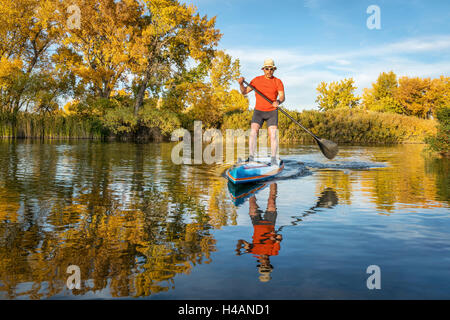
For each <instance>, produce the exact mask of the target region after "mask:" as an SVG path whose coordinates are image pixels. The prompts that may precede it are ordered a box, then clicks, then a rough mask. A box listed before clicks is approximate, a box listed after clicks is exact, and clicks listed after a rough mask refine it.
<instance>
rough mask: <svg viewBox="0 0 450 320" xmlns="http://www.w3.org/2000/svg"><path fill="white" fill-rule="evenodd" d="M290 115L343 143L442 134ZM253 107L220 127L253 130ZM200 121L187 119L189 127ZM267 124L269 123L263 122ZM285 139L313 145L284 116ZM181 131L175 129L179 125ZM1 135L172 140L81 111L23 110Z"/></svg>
mask: <svg viewBox="0 0 450 320" xmlns="http://www.w3.org/2000/svg"><path fill="white" fill-rule="evenodd" d="M288 112H289V114H290V115H291V116H292V117H293V118H294V119H296V120H297V121H299V122H300V123H302V124H303V125H304V126H305V127H306V128H308V129H309V130H311V131H312V132H314V133H315V134H316V135H318V136H319V137H321V138H325V139H329V140H332V141H335V142H337V143H340V144H396V143H424V142H425V139H426V138H427V137H430V136H433V135H435V134H436V130H437V129H436V125H437V122H436V121H435V120H428V119H420V118H417V117H414V116H405V115H399V114H393V113H385V112H375V111H368V110H360V109H353V110H352V109H340V110H330V111H326V112H320V111H314V110H305V111H302V112H299V111H291V110H288ZM251 117H252V110H247V111H241V112H235V113H231V114H228V115H225V116H224V118H223V121H222V125H221V126H220V128H219V129H221V130H222V131H223V132H225V131H226V130H227V129H243V130H244V131H245V130H248V129H249V127H250V122H251ZM193 121H194V120H193V119H191V120H187V121H186V119H183V121H182V122H180V123H183V125H184V126H185V127H187V128H189V127H193V126H190V122H193ZM263 128H265V125H264V126H263ZM279 128H280V141H281V142H299V143H312V142H313V140H312V138H311V136H309V135H308V134H307V133H306V132H305V131H303V130H302V129H301V128H300V127H298V126H297V125H296V124H295V123H293V122H292V121H291V120H289V119H288V118H287V117H286V116H284V115H282V114H280V115H279ZM174 129H175V128H174ZM0 137H3V138H37V139H100V140H125V141H169V140H170V132H169V131H168V130H167V128H160V126H158V125H153V126H152V125H148V124H146V123H142V124H138V125H136V126H134V127H133V128H132V130H127V131H125V130H124V132H122V133H114V132H112V131H111V130H109V129H108V127H107V126H106V124H105V122H104V121H103V120H102V118H101V117H87V116H80V115H70V114H64V113H58V114H47V115H42V114H32V113H18V115H17V116H16V117H13V116H5V115H3V116H1V117H0Z"/></svg>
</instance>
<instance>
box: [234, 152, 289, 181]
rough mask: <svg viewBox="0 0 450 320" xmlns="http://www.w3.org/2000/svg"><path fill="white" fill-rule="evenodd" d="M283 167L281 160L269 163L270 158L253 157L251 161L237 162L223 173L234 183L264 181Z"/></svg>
mask: <svg viewBox="0 0 450 320" xmlns="http://www.w3.org/2000/svg"><path fill="white" fill-rule="evenodd" d="M283 169H284V162H283V160H279V161H278V164H276V165H271V164H270V158H255V160H254V161H251V162H238V163H237V164H235V165H234V166H232V167H231V168H229V169H228V170H227V171H226V173H225V175H226V177H227V178H228V180H230V181H231V182H232V183H234V184H241V183H251V182H259V181H264V180H267V179H270V178H273V177H275V176H276V175H277V174H279V173H280V172H281V171H283Z"/></svg>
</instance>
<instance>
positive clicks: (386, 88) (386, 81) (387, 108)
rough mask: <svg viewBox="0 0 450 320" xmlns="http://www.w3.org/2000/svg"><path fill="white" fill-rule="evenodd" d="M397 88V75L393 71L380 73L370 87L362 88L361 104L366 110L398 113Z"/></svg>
mask: <svg viewBox="0 0 450 320" xmlns="http://www.w3.org/2000/svg"><path fill="white" fill-rule="evenodd" d="M397 88H398V81H397V76H396V74H395V73H394V72H392V71H390V72H389V73H385V72H383V73H381V74H380V75H379V76H378V79H377V81H376V82H375V83H374V84H372V88H370V89H367V88H366V89H364V93H363V101H364V103H363V106H364V109H366V110H372V111H379V112H394V113H400V111H401V109H400V106H399V104H398V101H397V100H396V99H395V97H394V96H395V94H396V91H397Z"/></svg>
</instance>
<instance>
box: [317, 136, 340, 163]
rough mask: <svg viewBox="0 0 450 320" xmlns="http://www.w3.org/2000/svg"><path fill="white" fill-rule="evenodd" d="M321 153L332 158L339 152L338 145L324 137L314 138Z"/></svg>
mask: <svg viewBox="0 0 450 320" xmlns="http://www.w3.org/2000/svg"><path fill="white" fill-rule="evenodd" d="M316 141H317V144H318V145H319V148H320V150H321V151H322V153H323V155H324V156H325V157H327V158H328V159H330V160H331V159H333V158H334V157H335V156H336V155H337V154H338V152H339V147H338V145H337V144H336V143H334V142H333V141H330V140H326V139H318V140H316Z"/></svg>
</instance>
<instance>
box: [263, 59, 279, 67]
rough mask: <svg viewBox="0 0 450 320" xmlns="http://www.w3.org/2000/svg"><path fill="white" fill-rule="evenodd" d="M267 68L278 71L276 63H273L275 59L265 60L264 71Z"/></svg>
mask: <svg viewBox="0 0 450 320" xmlns="http://www.w3.org/2000/svg"><path fill="white" fill-rule="evenodd" d="M265 67H272V68H274V69H276V68H277V67H275V62H274V61H273V59H266V60H264V65H263V69H264V68H265Z"/></svg>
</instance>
